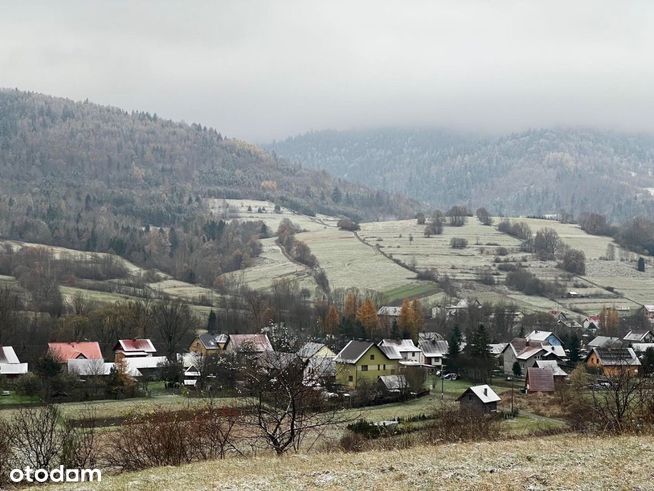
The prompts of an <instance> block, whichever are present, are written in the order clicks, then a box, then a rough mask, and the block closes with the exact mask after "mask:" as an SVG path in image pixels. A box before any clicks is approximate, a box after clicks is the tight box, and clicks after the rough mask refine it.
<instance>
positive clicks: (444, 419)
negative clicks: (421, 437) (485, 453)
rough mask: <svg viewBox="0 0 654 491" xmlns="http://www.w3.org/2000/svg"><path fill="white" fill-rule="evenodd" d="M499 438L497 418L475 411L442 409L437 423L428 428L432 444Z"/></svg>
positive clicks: (437, 416)
mask: <svg viewBox="0 0 654 491" xmlns="http://www.w3.org/2000/svg"><path fill="white" fill-rule="evenodd" d="M498 436H499V421H498V419H497V417H496V416H495V415H482V414H479V413H476V412H473V411H462V410H461V411H460V410H456V409H454V410H453V409H441V410H439V411H438V413H437V415H436V420H435V422H434V423H433V424H431V425H429V426H428V427H427V439H428V441H429V442H430V443H452V442H466V441H480V440H494V439H496V438H497V437H498Z"/></svg>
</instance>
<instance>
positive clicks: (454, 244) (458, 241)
mask: <svg viewBox="0 0 654 491" xmlns="http://www.w3.org/2000/svg"><path fill="white" fill-rule="evenodd" d="M450 247H451V248H452V249H465V248H466V247H468V241H467V240H466V239H462V238H460V237H452V240H450Z"/></svg>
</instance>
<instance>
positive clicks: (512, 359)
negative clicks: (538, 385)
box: [502, 331, 566, 375]
mask: <svg viewBox="0 0 654 491" xmlns="http://www.w3.org/2000/svg"><path fill="white" fill-rule="evenodd" d="M549 342H554V343H557V344H555V345H550V344H549ZM560 343H561V341H560V339H559V338H558V337H556V336H554V335H553V334H552V333H551V332H549V331H533V332H532V333H530V334H529V339H527V338H514V339H512V340H511V342H510V343H509V344H507V345H506V348H504V351H503V352H502V361H503V367H504V373H505V374H507V375H512V374H513V365H514V363H516V362H518V365H519V366H520V372H521V373H522V374H524V373H526V371H527V368H529V367H532V366H534V362H535V361H536V360H562V359H564V358H565V356H566V354H565V350H564V349H563V346H562V345H561V344H560Z"/></svg>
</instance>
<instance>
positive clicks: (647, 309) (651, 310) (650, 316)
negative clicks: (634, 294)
mask: <svg viewBox="0 0 654 491" xmlns="http://www.w3.org/2000/svg"><path fill="white" fill-rule="evenodd" d="M643 312H644V314H645V317H646V318H647V320H648V321H650V322H651V323H652V324H654V304H649V305H643Z"/></svg>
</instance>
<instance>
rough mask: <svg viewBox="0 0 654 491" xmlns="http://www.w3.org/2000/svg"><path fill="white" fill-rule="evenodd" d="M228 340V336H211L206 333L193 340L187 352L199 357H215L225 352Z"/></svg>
mask: <svg viewBox="0 0 654 491" xmlns="http://www.w3.org/2000/svg"><path fill="white" fill-rule="evenodd" d="M228 340H229V336H228V335H227V334H211V333H208V332H207V333H204V334H200V335H199V336H198V337H197V338H195V339H194V340H193V342H192V343H191V346H189V349H188V350H189V351H190V352H191V353H196V354H198V355H201V356H211V355H217V354H219V353H220V352H222V351H224V350H225V345H226V344H227V341H228Z"/></svg>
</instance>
